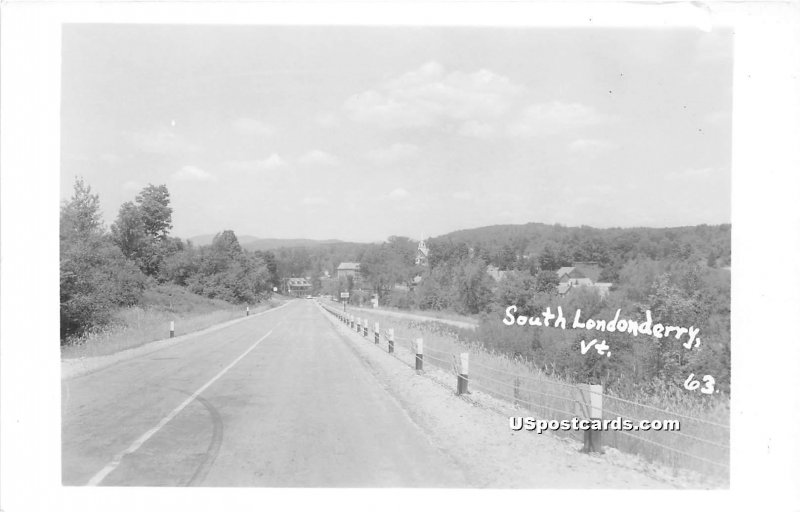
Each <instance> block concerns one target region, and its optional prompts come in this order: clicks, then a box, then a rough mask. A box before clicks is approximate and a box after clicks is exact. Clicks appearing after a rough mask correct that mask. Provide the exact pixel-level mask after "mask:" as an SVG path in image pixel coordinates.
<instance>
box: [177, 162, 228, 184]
mask: <svg viewBox="0 0 800 512" xmlns="http://www.w3.org/2000/svg"><path fill="white" fill-rule="evenodd" d="M171 178H172V179H173V180H176V181H216V180H217V177H216V176H214V175H213V174H211V173H210V172H208V171H204V170H203V169H201V168H199V167H195V166H193V165H184V166H183V167H181V169H180V170H179V171H177V172H175V173H173V174H172V176H171Z"/></svg>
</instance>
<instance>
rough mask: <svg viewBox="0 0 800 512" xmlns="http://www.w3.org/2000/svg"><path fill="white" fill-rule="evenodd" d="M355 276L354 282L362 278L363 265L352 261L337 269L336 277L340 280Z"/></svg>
mask: <svg viewBox="0 0 800 512" xmlns="http://www.w3.org/2000/svg"><path fill="white" fill-rule="evenodd" d="M347 276H353V280H354V281H355V280H358V279H360V278H361V264H360V263H355V262H352V261H343V262H341V263H339V266H338V267H336V277H337V278H339V279H342V278H346V277H347Z"/></svg>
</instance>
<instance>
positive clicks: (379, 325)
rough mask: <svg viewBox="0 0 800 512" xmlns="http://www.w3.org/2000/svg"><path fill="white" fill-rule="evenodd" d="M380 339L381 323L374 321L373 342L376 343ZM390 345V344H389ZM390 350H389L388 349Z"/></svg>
mask: <svg viewBox="0 0 800 512" xmlns="http://www.w3.org/2000/svg"><path fill="white" fill-rule="evenodd" d="M380 341H381V324H379V323H378V322H375V344H376V345H377V344H378V343H380ZM389 346H391V345H389ZM389 352H391V350H389Z"/></svg>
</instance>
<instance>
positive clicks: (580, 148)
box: [569, 139, 616, 153]
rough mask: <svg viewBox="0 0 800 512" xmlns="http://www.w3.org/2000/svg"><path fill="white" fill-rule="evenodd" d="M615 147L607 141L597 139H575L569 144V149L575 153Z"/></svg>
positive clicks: (593, 151) (596, 151)
mask: <svg viewBox="0 0 800 512" xmlns="http://www.w3.org/2000/svg"><path fill="white" fill-rule="evenodd" d="M615 147H616V145H615V144H613V143H611V142H609V141H606V140H598V139H576V140H573V141H572V142H570V144H569V149H570V151H573V152H575V153H600V152H603V151H607V150H609V149H613V148H615Z"/></svg>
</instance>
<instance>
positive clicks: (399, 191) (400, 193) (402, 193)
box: [389, 188, 408, 200]
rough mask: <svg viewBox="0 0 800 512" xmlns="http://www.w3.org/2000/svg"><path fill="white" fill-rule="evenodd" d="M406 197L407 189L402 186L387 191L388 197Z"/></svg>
mask: <svg viewBox="0 0 800 512" xmlns="http://www.w3.org/2000/svg"><path fill="white" fill-rule="evenodd" d="M406 197H408V191H407V190H406V189H404V188H396V189H394V190H392V191H391V192H389V199H395V200H398V199H404V198H406Z"/></svg>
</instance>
